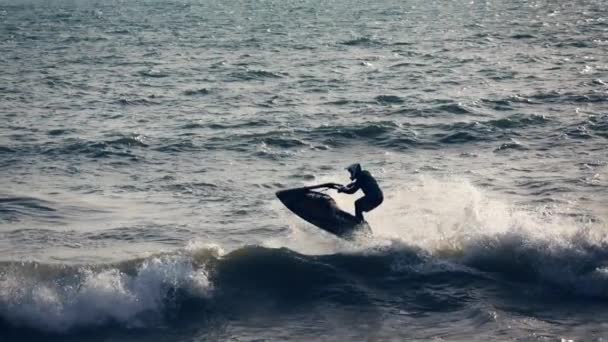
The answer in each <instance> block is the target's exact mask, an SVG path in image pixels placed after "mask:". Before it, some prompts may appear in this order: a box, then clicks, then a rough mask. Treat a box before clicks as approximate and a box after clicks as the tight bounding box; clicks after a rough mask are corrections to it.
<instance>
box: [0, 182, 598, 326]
mask: <svg viewBox="0 0 608 342" xmlns="http://www.w3.org/2000/svg"><path fill="white" fill-rule="evenodd" d="M420 186H421V187H422V188H421V189H422V190H423V191H424V193H425V194H426V196H427V198H424V196H419V194H418V195H417V196H416V197H417V199H416V200H417V201H422V202H424V203H426V204H429V205H430V203H429V202H427V200H428V196H431V197H433V198H436V200H435V201H434V205H433V206H432V209H431V208H425V207H424V205H421V206H418V208H413V209H414V210H412V208H410V211H411V212H412V213H411V214H409V215H405V216H408V221H409V222H410V229H409V230H408V231H407V232H406V233H407V236H409V241H408V240H407V239H403V238H400V237H398V236H395V235H392V236H391V234H387V229H395V228H396V227H395V223H396V224H400V222H395V221H398V220H395V217H393V216H391V214H390V212H389V213H386V212H385V213H384V214H385V216H387V220H390V222H393V224H392V225H391V224H387V225H384V226H383V225H381V224H379V223H378V222H373V221H372V226H373V227H374V229H375V230H376V231H375V234H376V237H374V238H361V239H359V240H357V241H354V242H344V243H341V244H339V245H337V247H333V248H332V249H331V250H330V251H329V253H310V251H308V252H306V251H305V249H306V248H307V247H306V246H305V245H304V244H302V241H294V246H296V247H293V248H291V249H290V248H289V247H280V248H271V247H265V246H243V247H240V248H237V249H235V250H233V251H231V252H229V253H225V252H224V251H223V250H222V249H221V248H219V247H217V246H214V245H207V244H204V243H201V242H200V241H194V242H191V243H190V244H189V245H188V246H186V247H184V248H182V249H179V250H176V251H173V252H169V253H162V254H156V255H151V256H148V257H145V258H140V259H131V260H125V261H122V262H118V263H114V264H101V265H98V264H86V265H84V264H83V265H67V264H45V263H36V262H3V263H0V327H1V326H2V325H3V324H4V325H8V327H10V329H17V330H19V329H26V330H27V329H34V330H36V331H42V332H51V333H54V334H57V333H59V334H65V333H70V332H72V331H82V330H83V329H85V330H91V329H97V328H99V327H105V326H108V325H116V326H118V327H122V328H128V329H130V328H152V327H154V326H157V325H158V324H159V323H167V322H169V323H168V324H171V323H170V322H171V321H172V320H173V319H175V320H177V321H181V320H183V319H187V317H189V316H191V315H192V313H193V312H195V313H198V314H199V315H201V314H202V315H204V316H205V317H206V318H207V319H213V317H225V316H233V315H239V314H241V313H242V312H249V311H251V308H255V307H260V306H269V305H270V306H273V307H275V309H277V310H281V308H282V307H289V308H290V309H293V308H294V307H299V306H305V305H306V304H308V303H311V302H313V303H314V302H320V303H341V304H344V303H348V305H355V306H357V305H361V306H367V305H371V304H370V303H371V302H373V301H374V298H378V296H380V297H384V296H390V297H391V298H392V299H391V300H390V301H389V302H388V303H392V304H390V305H401V304H398V303H401V302H403V303H405V304H402V305H408V306H409V307H412V306H413V307H422V308H424V309H425V310H432V311H443V310H448V311H449V310H453V309H454V308H458V307H464V306H466V305H467V298H466V296H464V297H463V296H460V295H458V293H462V292H467V291H469V289H470V288H471V287H474V288H475V289H477V291H481V292H482V293H483V292H484V291H486V294H485V295H488V296H496V295H497V293H498V295H500V294H501V293H502V294H505V293H509V295H510V296H515V297H514V298H512V297H506V298H500V299H499V300H500V301H501V302H503V303H505V302H509V301H511V300H513V301H515V302H517V301H518V300H521V298H518V297H517V296H518V295H517V291H512V289H513V288H521V289H522V292H530V291H538V293H539V296H538V298H537V300H539V302H541V303H543V301H546V303H551V302H552V301H553V300H554V298H555V296H556V295H557V296H560V297H562V298H581V297H582V298H594V299H595V300H608V290H606V289H607V288H608V287H607V286H606V285H608V248H607V247H608V245H607V243H606V241H608V239H606V237H607V236H608V234H607V231H608V229H607V228H608V227H603V226H597V225H596V226H590V225H585V224H575V222H574V221H572V220H570V219H568V220H566V221H564V220H563V219H561V218H559V217H557V216H551V215H548V214H547V213H544V214H543V215H540V216H539V215H535V214H533V213H530V212H528V211H523V210H520V211H518V210H514V209H513V208H506V207H504V206H503V205H501V204H499V203H494V202H492V201H491V200H489V199H486V198H483V195H480V194H479V193H478V192H477V190H476V189H475V188H474V187H471V186H469V185H467V184H464V183H458V184H454V183H445V182H442V181H430V183H429V184H426V185H425V184H420ZM445 189H450V191H448V192H446V191H445ZM439 192H441V196H439ZM435 196H437V197H435ZM454 196H458V197H461V198H465V199H466V200H464V201H463V200H461V201H459V202H456V201H453V200H452V197H454ZM399 199H401V201H400V202H401V203H399V205H403V204H406V205H407V198H406V197H400V198H399ZM395 200H396V198H392V199H388V201H387V203H391V202H393V203H394V201H395ZM446 203H448V204H447V205H446ZM395 205H396V204H395ZM455 206H457V207H458V208H455ZM389 210H390V208H389ZM417 210H418V211H419V212H417ZM433 213H438V214H439V216H440V217H441V218H442V220H444V221H445V220H447V221H446V222H437V224H438V226H437V230H435V228H434V227H433V225H432V224H429V223H428V217H429V215H433ZM418 214H421V215H425V217H427V224H425V225H424V226H422V225H421V226H420V227H419V228H420V229H421V230H423V231H424V235H423V236H425V238H423V239H421V238H420V237H418V236H417V234H418V232H417V231H416V230H415V229H412V228H415V226H412V224H415V223H416V222H418V221H416V217H417V215H418ZM402 216H403V215H402ZM453 222H456V223H457V225H455V226H452V223H453ZM378 228H379V229H378ZM393 233H395V231H393ZM400 234H402V232H400ZM287 245H289V243H287ZM302 249H304V250H302ZM535 288H538V290H534V289H535ZM429 289H431V290H432V291H436V290H438V289H443V290H442V292H432V293H433V295H432V296H430V297H429V295H428V291H430V290H429ZM524 289H525V291H524ZM513 292H515V293H513Z"/></svg>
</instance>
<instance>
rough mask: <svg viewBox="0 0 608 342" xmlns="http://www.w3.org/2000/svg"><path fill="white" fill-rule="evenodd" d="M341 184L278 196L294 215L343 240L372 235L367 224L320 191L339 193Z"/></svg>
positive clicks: (289, 192)
mask: <svg viewBox="0 0 608 342" xmlns="http://www.w3.org/2000/svg"><path fill="white" fill-rule="evenodd" d="M338 186H340V185H338V184H335V183H324V184H320V185H315V186H308V187H303V188H295V189H288V190H281V191H278V192H277V193H276V196H277V197H278V198H279V200H280V201H281V202H282V203H283V204H284V205H285V206H286V207H287V209H289V210H291V211H292V212H293V213H294V214H296V215H298V216H299V217H300V218H302V219H304V220H305V221H307V222H308V223H311V224H313V225H315V226H317V227H318V228H320V229H323V230H325V231H326V232H329V233H332V234H334V235H337V236H338V237H341V238H352V237H353V235H354V234H355V233H357V234H358V233H364V234H371V228H370V227H369V224H367V222H365V221H363V222H359V221H358V220H357V218H356V217H355V216H353V215H351V214H349V213H347V212H346V211H343V210H341V209H340V208H338V205H337V204H336V201H334V199H333V198H331V196H329V195H328V194H326V193H323V192H320V191H315V190H316V189H335V188H337V187H338Z"/></svg>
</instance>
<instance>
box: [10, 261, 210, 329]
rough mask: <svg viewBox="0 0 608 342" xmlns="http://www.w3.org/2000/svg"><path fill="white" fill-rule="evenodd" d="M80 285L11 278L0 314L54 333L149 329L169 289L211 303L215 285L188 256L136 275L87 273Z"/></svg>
mask: <svg viewBox="0 0 608 342" xmlns="http://www.w3.org/2000/svg"><path fill="white" fill-rule="evenodd" d="M78 276H79V281H78V280H77V281H74V279H70V277H65V278H62V277H59V276H57V278H56V279H53V280H52V281H39V280H37V279H36V277H35V276H31V275H30V276H27V275H23V274H21V275H17V274H10V273H6V274H4V276H3V277H2V278H1V279H0V307H1V308H2V309H1V311H0V314H1V315H2V316H3V317H4V318H5V319H7V320H8V321H10V322H12V323H14V324H16V325H25V326H30V327H35V328H38V329H44V330H50V331H65V330H68V329H71V328H74V327H79V326H87V327H90V326H96V325H101V324H104V323H107V322H117V323H120V324H122V325H124V326H127V327H137V326H145V325H147V324H150V323H152V322H155V321H158V320H160V319H162V314H163V310H164V309H165V305H166V304H167V300H170V299H169V298H167V293H168V291H169V290H170V289H180V290H185V291H187V293H189V294H191V295H194V296H199V297H208V296H210V295H211V292H212V289H213V287H212V284H211V283H210V281H209V278H208V276H207V273H206V271H205V270H204V269H202V268H196V267H195V266H194V264H193V262H192V261H191V259H190V257H189V256H188V255H187V254H174V255H165V256H159V257H151V258H148V259H146V260H144V261H143V262H142V263H141V264H140V265H139V266H138V267H137V269H136V270H135V272H134V274H132V275H131V274H127V273H125V272H122V271H120V270H119V269H117V268H108V269H104V270H92V269H82V270H81V271H80V272H79V274H78Z"/></svg>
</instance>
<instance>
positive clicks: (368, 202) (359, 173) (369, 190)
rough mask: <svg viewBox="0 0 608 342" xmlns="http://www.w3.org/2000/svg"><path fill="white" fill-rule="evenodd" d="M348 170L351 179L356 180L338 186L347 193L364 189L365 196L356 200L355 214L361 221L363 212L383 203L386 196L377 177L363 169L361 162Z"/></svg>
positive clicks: (340, 190)
mask: <svg viewBox="0 0 608 342" xmlns="http://www.w3.org/2000/svg"><path fill="white" fill-rule="evenodd" d="M346 170H348V172H350V179H351V180H352V181H354V182H352V183H350V184H348V185H346V186H341V187H338V189H337V190H338V192H343V193H346V194H354V193H355V192H357V190H359V189H361V190H362V191H363V193H364V194H365V196H363V197H361V198H359V199H358V200H356V201H355V216H356V217H357V220H359V222H362V221H363V212H364V211H371V210H372V209H374V208H376V207H377V206H379V205H380V204H382V201H383V200H384V196H383V195H382V190H380V187H379V186H378V182H376V179H374V177H373V176H372V175H371V174H370V173H369V171H364V170H362V169H361V165H360V164H352V165H350V166H349V167H347V168H346Z"/></svg>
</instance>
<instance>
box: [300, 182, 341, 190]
mask: <svg viewBox="0 0 608 342" xmlns="http://www.w3.org/2000/svg"><path fill="white" fill-rule="evenodd" d="M341 187H342V185H341V184H338V183H323V184H319V185H313V186H307V187H304V188H302V189H304V190H314V189H321V188H328V189H339V188H341Z"/></svg>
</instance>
